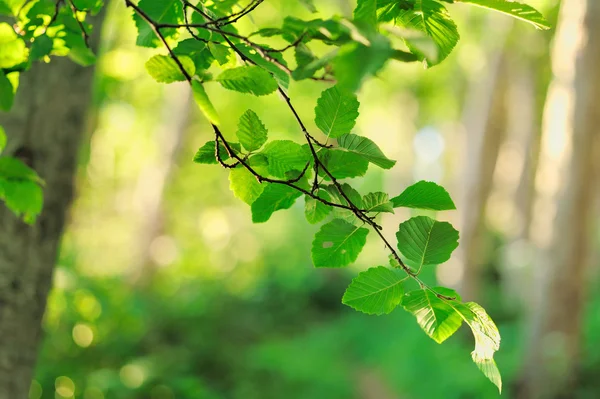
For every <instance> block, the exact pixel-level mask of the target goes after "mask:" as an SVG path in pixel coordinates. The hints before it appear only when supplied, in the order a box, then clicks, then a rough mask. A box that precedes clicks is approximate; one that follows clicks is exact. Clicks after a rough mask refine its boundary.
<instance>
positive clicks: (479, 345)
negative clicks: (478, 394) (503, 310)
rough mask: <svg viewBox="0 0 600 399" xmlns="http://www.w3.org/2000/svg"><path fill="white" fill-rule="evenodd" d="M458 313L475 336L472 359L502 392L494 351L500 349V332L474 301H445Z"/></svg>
mask: <svg viewBox="0 0 600 399" xmlns="http://www.w3.org/2000/svg"><path fill="white" fill-rule="evenodd" d="M446 302H447V303H449V304H450V305H451V306H452V307H453V308H454V309H455V311H456V312H457V313H458V314H460V316H461V317H462V318H463V319H464V321H465V322H466V323H467V324H468V325H469V327H471V331H472V332H473V336H474V337H475V350H473V352H471V357H472V358H473V361H474V362H475V364H476V365H477V367H478V368H479V370H481V372H482V373H483V374H484V375H485V376H486V377H487V378H488V379H489V380H490V381H492V382H493V383H494V385H496V386H497V387H498V390H499V391H500V392H502V377H501V376H500V371H499V370H498V366H496V362H495V361H494V353H495V352H496V351H498V350H499V349H500V332H499V331H498V327H496V324H495V323H494V322H493V320H492V319H491V318H490V317H489V316H488V314H487V313H486V311H485V310H484V309H483V308H482V307H481V306H479V305H478V304H476V303H474V302H467V303H464V304H463V303H459V302H455V301H446Z"/></svg>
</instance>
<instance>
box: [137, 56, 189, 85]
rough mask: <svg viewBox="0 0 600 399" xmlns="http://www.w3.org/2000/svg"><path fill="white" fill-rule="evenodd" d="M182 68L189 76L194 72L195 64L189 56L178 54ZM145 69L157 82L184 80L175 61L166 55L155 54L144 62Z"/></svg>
mask: <svg viewBox="0 0 600 399" xmlns="http://www.w3.org/2000/svg"><path fill="white" fill-rule="evenodd" d="M177 59H178V60H179V62H181V65H182V66H183V69H185V71H186V72H187V74H188V75H189V76H193V75H194V74H195V73H196V66H195V65H194V61H192V59H191V58H190V57H187V56H184V55H180V56H178V57H177ZM146 70H147V71H148V73H149V74H150V76H152V77H153V78H154V80H156V81H157V82H159V83H173V82H182V81H184V80H186V77H185V75H184V74H183V73H182V72H181V69H180V67H179V65H178V64H177V62H176V61H175V60H174V59H173V58H171V57H169V56H167V55H155V56H154V57H152V58H150V59H149V60H148V61H147V62H146Z"/></svg>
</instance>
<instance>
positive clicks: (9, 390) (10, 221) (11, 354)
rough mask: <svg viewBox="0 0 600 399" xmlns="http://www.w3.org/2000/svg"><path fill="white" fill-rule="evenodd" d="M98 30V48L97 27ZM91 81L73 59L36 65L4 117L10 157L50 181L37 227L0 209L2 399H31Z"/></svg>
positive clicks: (1, 120)
mask: <svg viewBox="0 0 600 399" xmlns="http://www.w3.org/2000/svg"><path fill="white" fill-rule="evenodd" d="M94 26H95V32H96V33H95V34H94V37H93V38H92V44H93V45H94V47H97V46H96V44H97V42H98V34H97V32H99V30H100V24H99V19H97V20H96V22H95V25H94ZM92 81H93V68H84V67H81V66H78V65H76V64H75V63H73V62H72V61H70V60H68V59H64V58H55V59H53V60H52V62H50V63H49V64H43V63H38V64H35V65H34V66H33V67H32V69H31V70H30V71H28V72H26V73H23V74H22V75H21V82H20V86H19V90H18V93H17V96H16V99H15V105H14V107H13V110H12V111H11V112H10V113H8V114H5V113H3V114H0V125H2V126H4V128H5V129H6V132H7V135H8V138H9V147H8V149H7V154H8V155H13V156H17V157H20V158H21V159H22V160H24V161H25V162H26V163H28V164H29V165H30V166H32V167H33V168H34V169H35V170H36V171H37V172H38V173H39V175H40V176H41V177H42V178H43V179H44V181H45V188H44V209H43V212H42V214H41V215H40V216H39V218H38V220H37V221H36V223H35V224H34V225H33V226H28V225H26V224H24V223H23V222H22V221H21V220H19V219H17V218H16V217H15V216H14V215H13V214H12V213H11V212H10V211H8V210H7V209H6V207H4V206H3V205H0V398H14V399H25V398H27V397H28V394H29V388H30V384H31V379H32V375H33V371H34V368H35V363H36V358H37V352H38V344H39V342H40V338H41V336H42V328H41V321H42V317H43V314H44V310H45V307H46V297H47V294H48V291H49V289H50V286H51V282H52V271H53V269H54V264H55V261H56V259H57V255H58V251H59V245H60V238H61V234H62V231H63V227H64V225H65V218H66V215H67V210H68V207H69V204H70V202H71V199H72V197H73V177H74V174H75V169H76V166H77V154H78V149H79V144H80V142H81V139H82V136H83V132H84V130H85V128H84V127H85V122H86V112H87V110H88V106H89V100H90V97H91V88H92Z"/></svg>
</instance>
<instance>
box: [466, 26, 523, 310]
mask: <svg viewBox="0 0 600 399" xmlns="http://www.w3.org/2000/svg"><path fill="white" fill-rule="evenodd" d="M510 27H511V25H506V26H501V27H500V28H498V29H497V31H496V32H495V35H494V41H495V42H496V44H497V45H498V46H499V48H496V49H495V50H493V52H491V54H490V56H489V57H488V62H489V67H488V69H487V73H486V75H485V76H484V77H483V78H482V79H475V80H474V81H472V82H471V84H470V86H471V87H470V91H469V93H468V97H467V102H466V105H465V111H464V117H463V119H464V125H465V128H466V130H467V140H468V141H467V151H466V154H467V156H466V160H465V171H464V189H463V196H462V205H461V208H462V209H463V210H462V221H461V228H460V232H461V240H460V247H459V254H460V258H461V260H462V263H463V279H462V287H461V294H463V297H464V298H465V299H468V300H479V299H480V298H479V294H480V287H479V286H480V282H481V277H482V276H481V272H482V270H481V269H482V267H481V265H482V259H483V254H484V253H485V251H484V250H482V247H483V244H484V242H483V237H484V234H485V225H484V216H485V208H486V203H487V199H488V197H489V194H490V191H491V189H492V178H493V176H494V170H495V168H496V160H497V159H498V152H499V149H500V146H501V144H502V141H503V139H504V135H505V130H506V109H505V103H506V101H505V96H506V94H507V90H506V82H505V79H506V76H505V75H506V73H505V72H506V68H505V65H504V62H505V61H506V60H505V53H504V41H505V40H506V37H507V35H508V32H509V30H510Z"/></svg>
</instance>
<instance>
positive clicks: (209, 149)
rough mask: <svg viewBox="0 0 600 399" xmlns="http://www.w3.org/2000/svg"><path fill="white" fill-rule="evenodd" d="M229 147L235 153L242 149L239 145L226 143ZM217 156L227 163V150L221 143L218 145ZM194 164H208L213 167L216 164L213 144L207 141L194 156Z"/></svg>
mask: <svg viewBox="0 0 600 399" xmlns="http://www.w3.org/2000/svg"><path fill="white" fill-rule="evenodd" d="M228 144H229V146H230V147H231V148H232V149H233V150H234V151H236V152H238V153H239V152H241V151H242V147H241V146H240V143H228ZM219 155H220V156H221V160H223V161H227V160H228V159H229V154H228V153H227V148H225V146H224V145H223V143H219ZM194 162H195V163H201V164H209V165H214V164H216V163H217V156H216V152H215V142H214V141H209V142H208V143H206V144H204V145H203V146H202V147H200V149H198V151H197V152H196V155H194Z"/></svg>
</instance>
